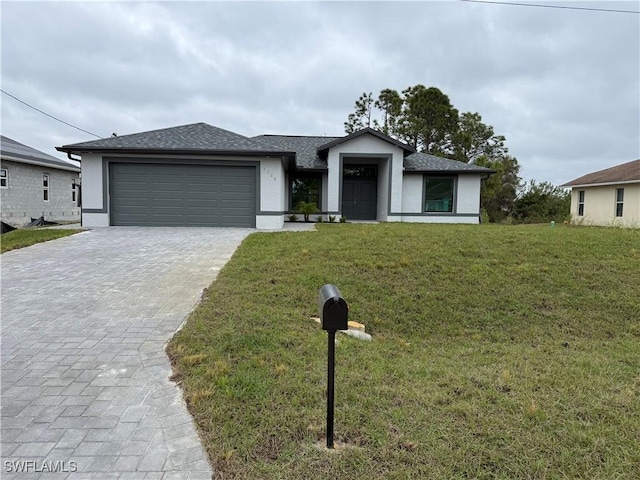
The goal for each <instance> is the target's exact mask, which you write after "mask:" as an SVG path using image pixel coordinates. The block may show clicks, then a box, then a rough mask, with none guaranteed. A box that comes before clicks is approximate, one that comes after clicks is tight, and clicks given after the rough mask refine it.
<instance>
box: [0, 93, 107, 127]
mask: <svg viewBox="0 0 640 480" xmlns="http://www.w3.org/2000/svg"><path fill="white" fill-rule="evenodd" d="M0 92H2V93H4V94H5V95H8V96H9V97H11V98H13V99H14V100H17V101H18V102H20V103H22V104H23V105H26V106H27V107H29V108H33V109H34V110H35V111H36V112H40V113H42V114H43V115H46V116H47V117H50V118H53V119H54V120H57V121H58V122H60V123H64V124H65V125H68V126H70V127H73V128H75V129H76V130H80V131H81V132H84V133H88V134H89V135H93V136H94V137H97V138H102V137H101V136H100V135H96V134H95V133H91V132H89V131H87V130H84V129H82V128H80V127H76V126H75V125H71V124H70V123H68V122H65V121H64V120H60V119H59V118H57V117H54V116H53V115H49V114H48V113H47V112H43V111H42V110H40V109H39V108H36V107H34V106H33V105H29V104H28V103H27V102H23V101H22V100H20V99H19V98H18V97H14V96H13V95H11V94H10V93H8V92H5V91H4V90H2V89H0Z"/></svg>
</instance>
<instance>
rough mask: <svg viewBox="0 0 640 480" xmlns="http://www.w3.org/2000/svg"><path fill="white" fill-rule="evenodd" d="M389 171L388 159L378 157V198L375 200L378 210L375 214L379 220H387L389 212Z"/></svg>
mask: <svg viewBox="0 0 640 480" xmlns="http://www.w3.org/2000/svg"><path fill="white" fill-rule="evenodd" d="M389 172H390V168H389V159H387V158H384V159H380V161H379V163H378V188H377V191H378V198H377V201H376V206H377V210H378V211H377V212H376V215H377V218H378V220H379V221H381V222H384V221H386V220H387V216H388V213H389V210H388V207H389V202H388V198H389ZM401 175H402V174H401Z"/></svg>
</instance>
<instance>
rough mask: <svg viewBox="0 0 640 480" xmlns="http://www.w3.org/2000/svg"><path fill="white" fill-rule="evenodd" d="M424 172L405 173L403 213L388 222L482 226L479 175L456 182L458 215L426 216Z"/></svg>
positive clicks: (464, 176) (458, 179)
mask: <svg viewBox="0 0 640 480" xmlns="http://www.w3.org/2000/svg"><path fill="white" fill-rule="evenodd" d="M425 175H428V174H425V173H405V174H404V177H403V182H402V213H401V214H400V215H394V216H393V217H390V218H389V221H396V222H413V223H474V224H475V223H479V212H480V184H481V178H482V177H481V176H480V175H458V178H457V183H456V199H455V203H454V206H455V212H454V214H453V215H447V214H443V213H432V214H425V213H424V206H423V201H424V191H423V189H424V177H425Z"/></svg>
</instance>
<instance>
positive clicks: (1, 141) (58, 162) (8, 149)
mask: <svg viewBox="0 0 640 480" xmlns="http://www.w3.org/2000/svg"><path fill="white" fill-rule="evenodd" d="M0 156H1V157H2V159H3V160H7V161H12V162H19V163H28V164H32V165H42V166H46V167H50V168H58V169H60V170H69V171H72V172H79V171H80V168H79V167H78V166H76V165H74V164H72V163H69V162H65V161H64V160H62V159H60V158H56V157H54V156H52V155H49V154H47V153H44V152H41V151H40V150H36V149H35V148H32V147H29V146H28V145H25V144H23V143H20V142H16V141H15V140H13V139H11V138H9V137H5V136H4V135H2V136H0Z"/></svg>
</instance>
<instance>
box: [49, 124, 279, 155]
mask: <svg viewBox="0 0 640 480" xmlns="http://www.w3.org/2000/svg"><path fill="white" fill-rule="evenodd" d="M57 150H59V151H62V152H81V151H100V152H118V151H120V152H125V151H127V152H134V151H142V150H144V151H145V152H166V151H171V152H184V153H229V154H251V153H259V154H263V155H264V154H269V153H273V154H283V153H287V152H282V151H281V149H279V148H278V147H275V146H273V145H269V144H268V143H267V142H256V141H254V140H252V139H250V138H248V137H245V136H243V135H239V134H237V133H234V132H230V131H229V130H224V129H222V128H218V127H214V126H212V125H208V124H206V123H193V124H190V125H181V126H179V127H171V128H163V129H161V130H152V131H149V132H142V133H134V134H131V135H122V136H119V137H110V138H101V139H100V140H92V141H89V142H82V143H74V144H71V145H64V146H62V147H57Z"/></svg>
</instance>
